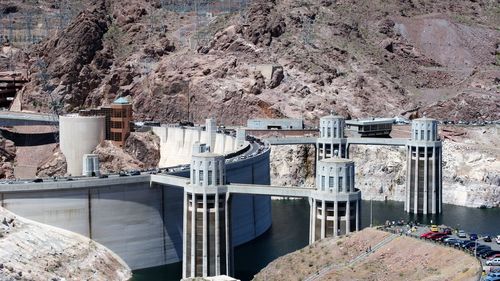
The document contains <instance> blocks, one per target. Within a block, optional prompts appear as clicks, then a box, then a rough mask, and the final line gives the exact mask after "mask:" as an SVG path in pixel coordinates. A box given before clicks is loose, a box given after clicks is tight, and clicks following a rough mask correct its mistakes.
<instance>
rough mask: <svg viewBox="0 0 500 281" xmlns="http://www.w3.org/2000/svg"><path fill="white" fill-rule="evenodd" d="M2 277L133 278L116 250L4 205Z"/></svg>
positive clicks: (0, 246)
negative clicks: (43, 222) (25, 216)
mask: <svg viewBox="0 0 500 281" xmlns="http://www.w3.org/2000/svg"><path fill="white" fill-rule="evenodd" d="M0 249H2V250H1V251H0V280H6V281H7V280H54V281H55V280H58V281H62V280H68V281H69V280H75V281H80V280H96V281H97V280H117V281H119V280H123V281H126V280H129V279H130V278H131V276H132V273H131V270H130V268H129V267H128V266H127V265H126V264H125V263H124V262H123V261H122V260H121V259H120V258H119V257H118V256H117V255H115V254H114V253H113V252H111V251H110V250H108V249H107V248H105V247H104V246H102V245H100V244H98V243H96V242H94V241H92V240H89V239H88V238H85V237H83V236H81V235H78V234H75V233H72V232H69V231H65V230H62V229H59V228H55V227H51V226H47V225H43V224H40V223H36V222H33V221H30V220H27V219H24V218H21V217H18V216H16V215H14V214H12V213H11V212H9V211H7V210H5V209H3V208H1V207H0Z"/></svg>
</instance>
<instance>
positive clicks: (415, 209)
mask: <svg viewBox="0 0 500 281" xmlns="http://www.w3.org/2000/svg"><path fill="white" fill-rule="evenodd" d="M415 149H416V150H415V186H414V193H415V194H414V196H413V198H414V200H415V202H413V207H414V209H413V213H414V214H417V213H418V161H419V156H420V151H419V147H418V146H417V147H416V148H415Z"/></svg>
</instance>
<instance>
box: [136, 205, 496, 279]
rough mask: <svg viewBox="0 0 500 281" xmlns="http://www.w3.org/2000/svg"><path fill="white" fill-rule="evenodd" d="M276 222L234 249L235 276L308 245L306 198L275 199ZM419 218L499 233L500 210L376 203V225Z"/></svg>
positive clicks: (174, 272)
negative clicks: (416, 210) (410, 209)
mask: <svg viewBox="0 0 500 281" xmlns="http://www.w3.org/2000/svg"><path fill="white" fill-rule="evenodd" d="M272 207H273V225H272V227H271V229H269V231H267V232H266V233H265V234H263V235H262V236H260V237H259V238H257V239H255V240H253V241H251V242H249V243H247V244H244V245H241V246H239V247H237V248H236V249H235V250H234V254H235V257H234V263H235V274H236V276H235V277H236V278H239V279H241V280H243V281H246V280H251V279H252V277H253V276H254V275H255V274H257V273H258V272H259V271H260V270H261V269H262V268H263V267H265V266H266V265H267V264H268V263H270V262H271V261H273V260H274V259H276V258H278V257H280V256H282V255H284V254H287V253H290V252H293V251H295V250H297V249H300V248H302V247H304V246H306V245H307V243H308V239H309V237H308V236H309V204H308V202H307V200H274V201H273V202H272ZM361 218H362V226H363V227H367V226H369V225H370V201H363V204H362V208H361ZM401 219H404V220H406V221H407V220H413V221H415V220H417V221H419V222H420V223H431V220H432V222H433V223H438V224H445V225H448V226H451V227H456V228H461V229H464V230H465V231H467V232H476V233H484V234H500V209H474V208H466V207H459V206H454V205H446V204H444V205H443V215H440V216H423V215H418V216H415V215H409V214H406V213H405V212H404V211H403V202H393V201H388V202H375V201H374V202H373V224H374V225H380V224H383V223H384V222H385V221H386V220H401ZM181 270H182V263H176V264H171V265H166V266H159V267H154V268H148V269H142V270H136V271H134V277H133V278H132V281H174V280H175V281H178V280H179V279H180V278H181Z"/></svg>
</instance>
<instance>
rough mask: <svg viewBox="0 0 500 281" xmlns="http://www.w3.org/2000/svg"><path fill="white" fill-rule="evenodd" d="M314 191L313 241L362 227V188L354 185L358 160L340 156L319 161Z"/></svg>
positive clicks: (311, 241) (311, 200) (311, 219)
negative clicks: (360, 189)
mask: <svg viewBox="0 0 500 281" xmlns="http://www.w3.org/2000/svg"><path fill="white" fill-rule="evenodd" d="M317 165H318V166H317V170H316V190H315V191H314V192H312V194H311V198H310V199H309V203H310V206H311V214H310V229H309V242H310V243H313V242H314V241H317V240H320V239H323V238H326V237H336V236H337V235H343V234H349V233H351V232H353V231H358V230H359V229H360V225H361V217H360V214H361V192H360V191H359V190H357V189H356V188H355V185H354V175H355V173H354V162H353V161H351V160H348V159H342V158H338V157H334V158H329V159H323V160H320V161H318V162H317Z"/></svg>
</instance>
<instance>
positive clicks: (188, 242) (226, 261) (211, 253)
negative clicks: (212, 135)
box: [182, 152, 232, 278]
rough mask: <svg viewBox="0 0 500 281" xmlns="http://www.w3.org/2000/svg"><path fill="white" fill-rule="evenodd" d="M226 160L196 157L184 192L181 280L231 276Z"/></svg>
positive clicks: (219, 157)
mask: <svg viewBox="0 0 500 281" xmlns="http://www.w3.org/2000/svg"><path fill="white" fill-rule="evenodd" d="M225 178H226V168H225V159H224V156H222V155H218V154H213V153H209V152H206V153H200V154H195V155H193V157H192V161H191V182H190V184H189V185H188V186H186V188H185V189H184V207H183V210H184V216H183V225H184V231H183V237H184V238H183V247H182V249H183V254H182V256H183V258H182V260H183V263H182V268H183V270H182V277H183V278H188V277H199V276H202V277H207V276H217V275H230V274H231V260H232V259H231V256H230V254H231V251H232V246H231V239H230V238H229V237H230V233H229V229H230V228H229V224H230V222H229V209H230V206H229V204H230V200H229V198H228V195H227V194H226V193H227V192H226V191H227V188H226V187H225V186H224V185H225Z"/></svg>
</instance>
